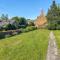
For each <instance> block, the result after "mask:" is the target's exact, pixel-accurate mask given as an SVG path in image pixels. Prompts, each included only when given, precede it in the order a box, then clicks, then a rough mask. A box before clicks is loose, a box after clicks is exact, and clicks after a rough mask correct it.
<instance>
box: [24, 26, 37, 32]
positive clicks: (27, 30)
mask: <svg viewBox="0 0 60 60" xmlns="http://www.w3.org/2000/svg"><path fill="white" fill-rule="evenodd" d="M36 29H37V28H36V27H35V26H28V27H26V28H25V29H23V32H29V31H33V30H36Z"/></svg>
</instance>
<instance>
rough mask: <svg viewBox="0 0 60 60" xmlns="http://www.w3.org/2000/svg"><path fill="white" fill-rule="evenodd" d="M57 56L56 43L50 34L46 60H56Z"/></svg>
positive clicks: (51, 33)
mask: <svg viewBox="0 0 60 60" xmlns="http://www.w3.org/2000/svg"><path fill="white" fill-rule="evenodd" d="M57 55H58V53H57V46H56V42H55V36H54V34H53V32H50V36H49V45H48V51H47V59H46V60H57Z"/></svg>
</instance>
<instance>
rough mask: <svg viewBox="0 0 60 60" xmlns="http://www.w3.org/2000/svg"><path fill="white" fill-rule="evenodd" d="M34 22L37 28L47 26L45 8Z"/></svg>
mask: <svg viewBox="0 0 60 60" xmlns="http://www.w3.org/2000/svg"><path fill="white" fill-rule="evenodd" d="M34 24H35V26H36V27H37V28H44V27H45V26H47V18H46V17H45V15H44V12H43V10H42V11H41V15H40V16H38V17H37V19H36V20H35V22H34Z"/></svg>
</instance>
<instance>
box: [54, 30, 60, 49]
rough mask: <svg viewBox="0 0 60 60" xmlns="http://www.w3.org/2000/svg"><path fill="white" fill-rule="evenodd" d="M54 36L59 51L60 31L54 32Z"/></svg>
mask: <svg viewBox="0 0 60 60" xmlns="http://www.w3.org/2000/svg"><path fill="white" fill-rule="evenodd" d="M54 34H55V37H56V42H57V46H58V49H60V31H59V30H56V31H54Z"/></svg>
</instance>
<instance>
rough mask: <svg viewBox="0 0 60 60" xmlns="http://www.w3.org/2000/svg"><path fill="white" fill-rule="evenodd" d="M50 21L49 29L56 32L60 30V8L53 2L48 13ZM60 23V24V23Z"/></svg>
mask: <svg viewBox="0 0 60 60" xmlns="http://www.w3.org/2000/svg"><path fill="white" fill-rule="evenodd" d="M47 19H48V29H51V30H56V29H60V27H59V25H60V23H59V22H60V7H59V6H57V4H56V2H55V1H53V3H52V5H51V7H50V9H48V13H47ZM58 21H59V22H58Z"/></svg>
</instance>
